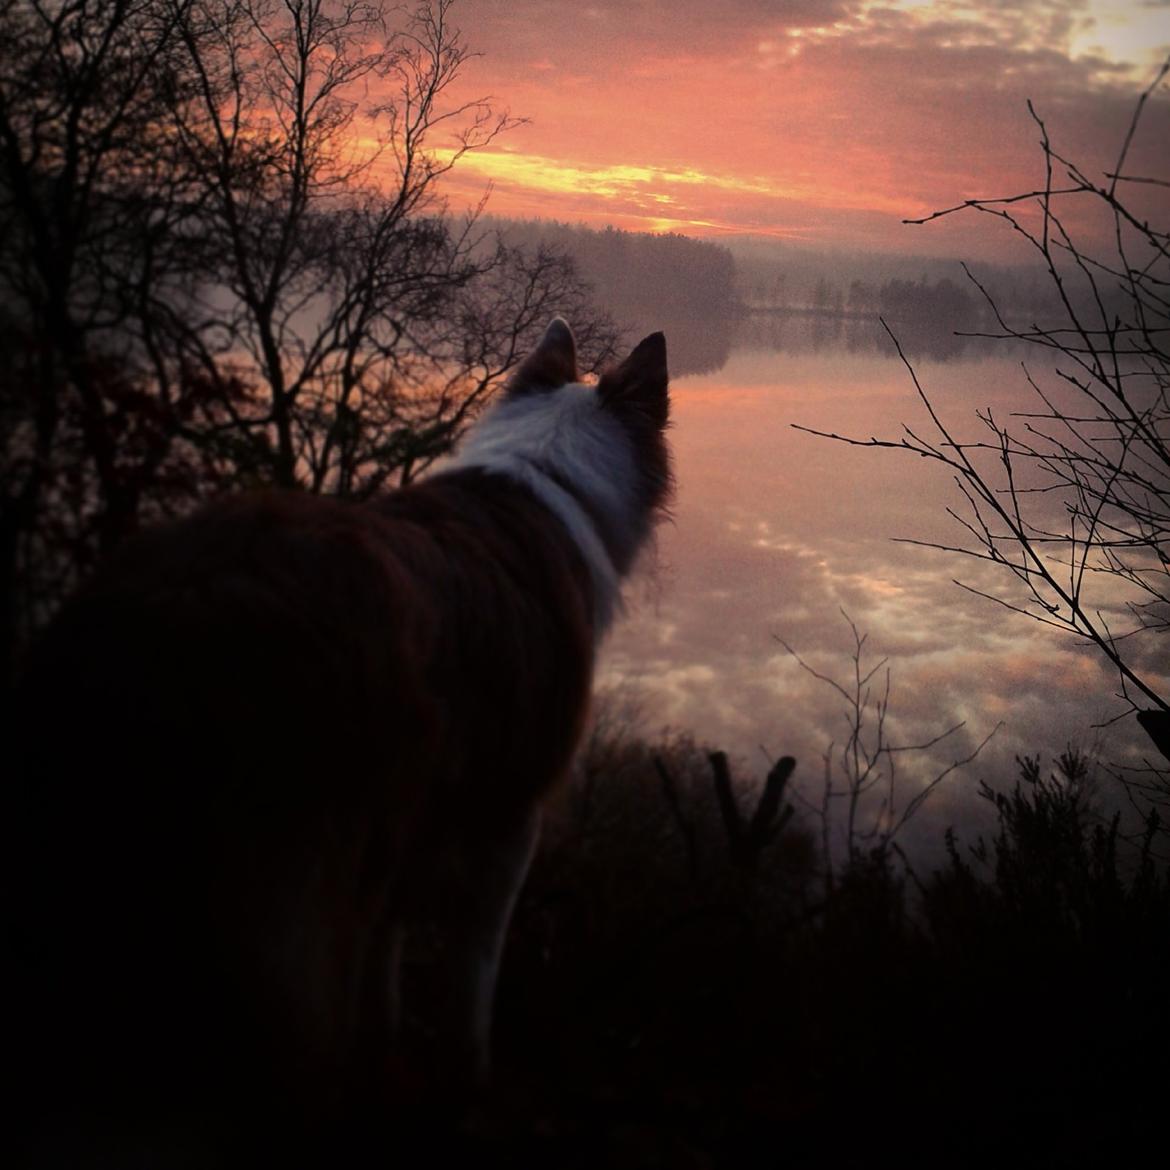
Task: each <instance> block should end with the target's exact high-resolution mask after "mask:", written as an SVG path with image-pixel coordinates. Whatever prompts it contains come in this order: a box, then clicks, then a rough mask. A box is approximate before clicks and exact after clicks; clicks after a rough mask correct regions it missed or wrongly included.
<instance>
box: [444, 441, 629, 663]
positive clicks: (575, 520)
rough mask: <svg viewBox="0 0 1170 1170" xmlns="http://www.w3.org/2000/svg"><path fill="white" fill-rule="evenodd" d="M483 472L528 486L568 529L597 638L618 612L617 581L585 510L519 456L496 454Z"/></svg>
mask: <svg viewBox="0 0 1170 1170" xmlns="http://www.w3.org/2000/svg"><path fill="white" fill-rule="evenodd" d="M460 466H462V467H473V466H477V465H476V464H475V463H474V462H466V463H461V464H460ZM478 466H480V467H482V468H483V470H484V471H494V472H498V473H500V474H502V475H506V476H508V477H509V478H511V479H515V480H519V482H520V483H522V484H524V485H525V487H527V488H529V489H530V490H531V491H532V492H533V493H534V494H535V495H536V497H537V499H539V500H540V502H541V503H542V504H544V505H545V507H546V508H548V509H549V511H550V512H552V513H554V514H555V515H556V516H557V517H558V518H559V519H560V520H561V522H562V523H563V524H564V526H565V527H566V528H567V529H568V530H569V535H570V536H571V537H572V538H573V542H574V543H575V544H576V545H577V548H578V550H579V551H580V553H581V556H582V557H584V559H585V564H586V565H587V566H588V567H589V574H590V576H591V577H592V578H593V610H594V631H595V633H594V636H595V640H598V641H600V639H601V637H602V635H603V634H604V633H605V631H606V630H608V629H609V626H610V623H611V622H612V621H613V618H614V616H615V614H616V613H617V611H618V608H619V603H620V599H621V582H620V580H619V579H618V574H617V570H616V569H615V568H614V567H613V562H612V561H611V560H610V559H609V553H607V552H606V551H605V545H604V544H603V543H602V541H601V537H600V536H598V535H597V529H596V528H595V527H594V524H593V521H592V520H591V519H590V518H589V515H588V514H587V513H586V511H585V509H584V508H582V507H581V505H580V504H579V503H578V502H577V501H576V500H575V499H574V498H573V496H572V495H571V494H570V493H569V492H567V491H565V489H564V488H563V487H561V486H560V484H558V483H556V482H555V481H554V480H552V479H550V478H549V477H548V476H547V475H545V474H544V473H543V472H542V471H541V470H540V469H539V468H537V467H534V466H533V465H532V464H531V463H529V462H528V460H527V459H524V458H523V457H522V456H515V455H513V456H507V455H497V456H495V457H494V458H492V459H491V460H490V461H487V460H485V461H484V462H483V463H481V464H478Z"/></svg>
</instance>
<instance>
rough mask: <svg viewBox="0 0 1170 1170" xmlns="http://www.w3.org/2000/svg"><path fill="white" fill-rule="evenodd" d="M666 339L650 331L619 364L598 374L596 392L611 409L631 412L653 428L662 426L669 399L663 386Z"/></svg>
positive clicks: (665, 380) (664, 382) (665, 374)
mask: <svg viewBox="0 0 1170 1170" xmlns="http://www.w3.org/2000/svg"><path fill="white" fill-rule="evenodd" d="M669 380H670V375H669V374H668V373H667V372H666V338H665V337H664V336H663V335H662V334H661V333H651V334H650V336H649V337H646V338H643V339H642V340H641V341H640V342H638V344H637V345H636V346H635V347H634V352H633V353H631V354H630V356H629V357H628V358H626V360H625V361H624V362H622V364H621V365H620V366H618V367H617V368H616V369H614V370H608V371H607V372H606V373H604V374H602V375H601V380H600V381H599V382H598V384H597V392H598V394H599V395H600V396H601V401H602V403H604V404H605V405H606V406H609V407H612V408H613V409H614V410H622V411H631V412H635V413H636V414H637V415H638V416H639V417H642V418H645V419H646V420H647V421H648V422H651V423H653V424H654V425H655V426H656V427H664V426H666V419H667V415H668V414H669V411H670V400H669V398H668V396H667V392H666V387H667V383H668V382H669Z"/></svg>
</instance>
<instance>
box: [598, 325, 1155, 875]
mask: <svg viewBox="0 0 1170 1170" xmlns="http://www.w3.org/2000/svg"><path fill="white" fill-rule="evenodd" d="M667 340H668V345H670V346H671V347H672V348H671V353H672V355H673V353H674V348H673V347H674V339H673V338H672V337H671V335H670V333H669V332H668V334H667ZM928 341H929V339H928ZM959 341H960V342H961V345H960V346H959V347H958V348H957V350H956V349H952V351H951V352H946V351H943V350H940V349H939V348H938V347H935V349H934V356H931V348H930V345H929V344H923V343H921V339H919V342H918V344H916V343H915V339H913V338H910V339H908V341H907V346H908V349H909V351H910V352H911V353H914V352H915V350H917V356H916V357H914V359H913V361H914V366H915V369H916V371H917V373H918V376H919V379H920V381H921V383H922V385H923V387H924V389H925V390H926V392H927V393H928V394H929V395H930V397H931V399H932V401H933V402H934V403H935V405H936V407H937V408H938V409H939V412H940V414H941V415H942V416H943V418H944V419H945V421H946V422H947V423H948V425H949V426H951V427H953V428H954V429H955V431H956V432H957V433H958V435H959V436H961V437H970V436H971V435H973V434H974V433H975V431H976V429H977V428H978V426H979V424H978V420H977V419H976V418H975V410H976V408H983V407H988V406H990V407H993V408H994V409H995V411H996V413H997V415H1000V416H1004V417H1006V416H1007V414H1008V413H1009V412H1010V411H1011V410H1013V409H1015V410H1019V409H1021V408H1022V406H1023V404H1024V403H1025V402H1026V401H1027V393H1028V390H1027V384H1026V382H1025V380H1024V376H1023V373H1022V371H1021V368H1020V364H1019V358H1018V356H1017V355H1014V354H1012V353H1009V352H1006V351H1004V350H1002V349H997V348H994V347H991V346H989V345H988V344H987V343H974V342H962V339H959ZM695 342H696V335H694V334H692V335H690V336H689V337H688V338H687V342H686V349H685V350H684V352H685V353H686V355H687V361H688V363H689V364H690V365H691V366H692V368H693V367H694V366H695V365H699V367H700V368H702V363H701V362H698V361H696V355H695V354H693V353H691V352H690V350H693V349H694V346H695ZM720 344H722V339H721V341H720ZM726 352H727V354H728V356H727V360H726V362H725V363H724V364H722V365H721V366H720V367H719V368H717V369H715V370H713V371H711V372H704V373H687V372H681V373H679V372H677V364H676V363H675V362H674V361H673V356H672V371H676V372H675V373H674V378H673V382H672V413H673V429H672V432H671V439H672V444H673V449H674V455H675V469H676V475H677V481H678V491H677V497H676V500H675V504H674V507H673V510H672V512H673V516H672V520H671V521H670V522H668V523H666V524H664V525H663V526H662V528H661V530H660V533H659V538H658V547H657V550H656V558H655V563H654V564H653V565H652V566H651V567H650V571H649V572H648V573H647V574H646V575H644V576H643V577H642V578H641V579H640V580H639V581H638V583H637V584H636V585H635V586H634V587H633V588H632V589H631V590H630V604H629V607H628V612H627V615H626V617H625V619H624V620H623V621H622V623H621V624H619V626H618V627H617V628H616V629H615V630H614V631H613V633H612V635H611V637H610V638H609V640H608V642H607V645H606V648H605V651H604V656H603V661H602V666H601V670H600V675H599V681H600V684H601V686H602V687H603V688H613V689H615V691H616V695H617V699H616V701H618V702H627V701H633V702H634V704H635V705H636V706H637V707H639V708H640V710H641V714H642V719H643V725H644V728H645V729H646V730H648V731H653V730H655V729H657V727H659V726H661V725H670V726H672V727H674V728H678V729H685V730H688V731H690V732H692V733H694V734H695V735H696V736H697V737H699V738H701V739H703V740H706V741H707V742H709V743H710V744H711V746H713V747H719V748H723V749H724V750H727V751H729V752H731V753H732V754H733V755H735V756H738V757H739V758H740V760H741V773H742V774H744V775H753V776H760V775H762V774H763V772H764V771H766V768H767V765H768V762H769V761H770V760H773V759H775V758H776V757H777V756H780V755H794V756H796V757H797V760H798V768H797V773H796V779H797V780H799V781H800V783H801V784H802V785H803V787H804V791H805V792H806V793H807V794H808V795H809V797H810V798H815V799H817V800H819V794H820V791H821V786H822V784H823V776H824V763H823V758H822V757H823V756H824V754H825V752H826V750H827V749H828V748H829V746H830V744H831V743H835V744H836V745H837V750H838V751H839V749H840V746H841V745H842V744H843V743H844V741H845V739H846V737H847V734H848V725H847V721H846V717H845V713H844V704H843V701H842V698H841V696H840V695H838V694H836V693H835V692H834V691H833V690H832V688H831V687H829V686H828V685H826V684H825V683H824V682H821V681H818V680H816V679H814V678H812V677H811V676H810V675H809V674H808V673H807V672H805V671H804V670H802V669H801V667H800V666H799V665H798V664H797V663H796V662H795V661H794V659H793V658H792V657H791V656H790V655H789V654H788V653H787V651H786V650H785V648H784V647H783V646H782V645H780V644H779V642H778V641H777V640H776V639H777V638H779V639H783V640H784V641H786V642H788V643H789V644H790V645H791V646H792V648H793V649H794V650H796V651H797V652H798V653H799V654H800V656H801V657H802V658H803V659H804V660H805V661H806V662H807V663H808V664H809V665H810V666H812V667H813V668H814V669H815V670H817V671H818V672H820V673H822V674H824V675H827V676H829V677H831V678H834V679H837V680H839V681H840V682H842V683H848V682H849V680H850V679H851V677H852V671H853V664H852V661H851V657H850V656H851V653H852V650H853V635H852V633H851V631H850V629H849V626H848V624H847V622H846V621H845V619H844V618H843V617H842V611H845V612H846V613H847V614H848V615H849V616H850V617H851V618H852V619H853V621H854V622H855V623H856V625H857V628H858V630H859V631H861V632H862V633H863V634H867V635H868V640H867V643H866V645H865V648H864V658H863V665H865V666H874V665H877V664H878V662H879V661H880V660H881V659H882V658H888V660H889V661H888V666H889V669H890V674H891V687H890V704H889V715H888V718H887V732H888V736H887V738H888V740H889V741H890V742H891V743H893V744H895V745H911V744H920V743H925V742H927V741H929V740H931V739H933V738H934V737H936V736H938V735H939V734H940V733H942V732H943V731H945V730H946V729H948V728H950V727H952V726H954V725H955V724H959V723H963V724H964V726H963V727H962V728H961V729H960V730H959V731H957V732H956V733H955V734H954V735H952V736H950V737H948V738H947V739H945V740H944V741H943V742H942V743H940V744H938V745H936V746H935V747H933V748H931V749H929V750H926V751H922V752H908V753H905V754H902V755H900V756H899V759H898V766H899V791H898V794H897V796H896V800H898V801H899V802H900V803H901V802H904V801H905V800H907V799H909V798H910V796H911V795H912V794H913V793H914V792H915V791H917V790H918V788H919V787H920V786H921V785H922V784H923V783H925V782H926V781H928V780H929V779H930V777H932V776H933V775H935V774H937V772H939V771H941V770H942V769H944V768H946V767H947V766H948V765H949V764H951V763H952V762H953V761H955V760H957V759H960V758H962V757H964V756H966V755H968V754H970V752H971V751H973V750H974V748H975V747H976V746H977V745H978V744H979V743H980V741H982V740H983V739H984V738H985V737H986V736H987V735H988V734H989V733H991V732H992V731H995V729H996V728H997V725H1001V726H999V729H998V731H996V733H995V735H994V737H993V739H992V740H991V742H990V743H989V744H988V745H987V746H986V747H985V748H984V749H983V751H982V753H981V754H980V755H979V757H978V759H977V760H976V761H975V762H974V763H972V764H970V765H968V766H967V767H965V768H964V769H962V770H960V771H958V772H956V773H955V774H953V775H952V776H950V777H949V778H948V779H947V780H946V781H945V782H944V783H943V785H942V786H940V788H938V789H937V790H936V792H935V793H934V794H933V796H932V797H931V800H930V802H929V803H928V804H927V805H926V806H925V808H924V811H923V812H922V813H921V814H920V815H919V817H918V818H917V820H916V821H915V822H914V823H913V824H912V825H911V826H910V827H909V829H908V830H907V832H906V838H905V842H904V843H906V844H908V845H911V846H912V847H913V848H914V849H916V850H918V851H919V852H920V853H921V852H923V851H925V852H926V853H928V854H929V853H933V852H934V850H935V849H936V848H938V847H940V846H941V842H942V830H943V829H944V828H945V827H946V826H947V825H950V824H954V825H956V827H957V828H958V829H959V830H960V832H961V833H963V834H964V835H965V836H967V837H968V839H969V836H970V835H973V833H974V832H975V831H977V830H978V829H979V828H981V827H983V826H984V825H985V823H986V821H985V818H986V815H987V812H988V809H987V802H986V801H982V800H979V799H978V798H977V796H976V790H977V787H978V781H979V779H981V778H982V779H986V780H988V781H989V782H991V783H993V784H995V785H998V786H1000V787H1010V786H1011V784H1012V783H1013V782H1014V779H1015V776H1016V765H1015V757H1016V756H1018V755H1025V754H1027V755H1037V754H1039V755H1040V756H1041V757H1042V759H1043V760H1044V761H1045V762H1047V761H1048V760H1049V759H1051V758H1053V757H1054V756H1056V755H1058V754H1059V753H1060V752H1062V751H1064V750H1065V749H1067V748H1068V747H1069V746H1070V745H1073V746H1076V747H1079V748H1081V749H1084V750H1086V751H1088V752H1089V753H1091V754H1092V755H1094V756H1095V757H1097V758H1099V759H1100V760H1102V761H1103V762H1106V763H1128V764H1134V763H1137V762H1139V761H1140V760H1141V759H1142V758H1150V757H1151V753H1152V751H1153V749H1152V747H1151V745H1150V744H1149V741H1148V740H1147V739H1146V737H1145V735H1144V733H1143V732H1142V731H1141V730H1140V728H1138V727H1137V725H1136V722H1135V721H1134V719H1133V717H1132V716H1128V717H1126V718H1125V719H1123V720H1121V721H1119V722H1117V723H1115V724H1113V725H1112V726H1109V727H1107V728H1099V727H1097V726H1095V725H1097V724H1100V723H1103V722H1105V721H1108V720H1110V719H1112V718H1113V717H1114V716H1116V715H1118V714H1119V713H1120V712H1121V711H1122V710H1123V705H1122V704H1121V702H1120V701H1119V700H1117V699H1116V698H1114V694H1115V692H1116V690H1117V685H1116V679H1115V677H1113V676H1111V674H1110V673H1109V671H1108V670H1107V669H1106V667H1105V666H1104V664H1103V663H1102V662H1101V661H1099V660H1098V657H1097V656H1096V655H1095V654H1094V653H1092V652H1091V651H1090V650H1088V649H1087V648H1083V647H1081V646H1079V645H1078V644H1077V643H1076V642H1075V641H1074V640H1073V639H1072V638H1070V637H1067V636H1061V635H1060V634H1059V633H1058V632H1057V631H1055V630H1050V629H1047V628H1045V627H1043V626H1041V625H1039V624H1038V623H1036V622H1033V621H1030V620H1028V619H1027V618H1024V617H1022V616H1019V615H1016V614H1012V613H1010V612H1009V611H1007V610H1006V609H1004V608H1002V607H1001V606H997V605H996V604H995V603H993V602H992V601H989V600H985V599H983V598H980V597H976V596H973V595H972V594H971V593H969V592H967V591H965V590H963V589H961V588H960V587H959V586H957V585H956V584H955V583H954V581H953V578H955V577H958V578H959V579H960V580H962V581H964V582H966V583H968V584H970V585H972V586H974V587H976V588H979V589H982V590H984V591H986V592H989V593H994V594H997V595H1000V596H1005V597H1009V598H1010V597H1013V596H1014V595H1013V594H1012V593H1011V587H1012V582H1011V581H1010V580H1009V579H1008V578H1007V576H1006V575H1005V574H1001V573H997V572H995V571H994V567H992V566H986V565H984V564H983V563H982V562H978V561H974V560H972V559H970V558H961V557H957V556H954V555H950V554H945V553H942V552H939V551H936V550H933V549H927V548H921V547H916V546H913V545H908V544H902V543H897V542H896V540H895V538H911V539H914V540H921V541H938V542H942V543H948V544H962V543H963V541H962V537H963V536H964V533H963V532H962V530H961V529H960V528H959V526H958V524H957V522H956V521H954V520H953V519H952V518H951V517H949V516H948V515H947V514H946V508H947V507H948V506H949V507H952V508H957V507H958V506H959V505H960V504H961V503H962V499H961V497H960V496H959V494H958V491H957V489H956V488H955V486H954V484H953V483H952V482H951V480H950V478H949V476H948V474H947V473H946V471H945V469H944V468H941V467H939V466H937V465H934V464H932V463H930V462H928V461H926V460H923V459H920V458H918V457H915V456H911V455H909V454H908V453H906V454H903V453H901V452H897V451H886V450H872V449H862V448H856V447H850V446H847V445H845V444H843V443H837V442H832V441H830V440H827V439H824V438H818V437H814V436H811V435H808V434H805V433H802V432H800V431H797V430H794V429H793V428H792V426H791V424H793V423H797V424H801V425H804V426H808V427H813V428H816V429H819V430H825V431H832V432H836V433H840V434H845V435H851V436H856V437H862V438H866V437H869V436H871V435H875V436H878V437H884V438H896V437H897V436H898V434H899V433H900V430H901V425H902V423H906V424H908V425H910V426H912V427H914V428H915V429H919V430H920V433H922V432H923V431H924V430H925V428H926V427H927V425H928V419H927V416H926V412H925V410H924V408H923V405H922V403H921V401H920V400H919V399H918V397H917V395H916V393H915V390H914V386H913V383H912V380H911V378H910V376H909V374H908V373H907V371H906V368H905V367H904V365H903V364H902V363H901V362H900V361H899V360H898V359H897V356H896V354H895V352H894V350H893V347H892V345H891V344H890V343H889V341H888V339H886V338H885V336H884V332H883V331H882V330H881V326H880V324H878V323H877V322H876V321H847V322H841V321H824V320H820V319H818V318H816V317H803V318H802V317H799V316H790V317H787V318H783V319H782V318H761V317H759V316H757V317H752V318H748V319H746V320H745V321H744V322H743V323H742V325H741V327H740V328H739V329H738V330H737V331H736V333H735V334H734V336H733V338H732V339H730V341H729V342H728V344H727V347H726ZM883 686H884V669H883V670H882V671H879V673H878V675H877V676H875V680H874V688H875V693H877V692H880V691H881V689H882V687H883ZM766 757H767V758H766ZM1108 787H1109V786H1108V785H1103V786H1102V800H1103V802H1104V803H1105V804H1109V803H1110V801H1111V800H1112V796H1111V795H1110V793H1109V791H1108Z"/></svg>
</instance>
